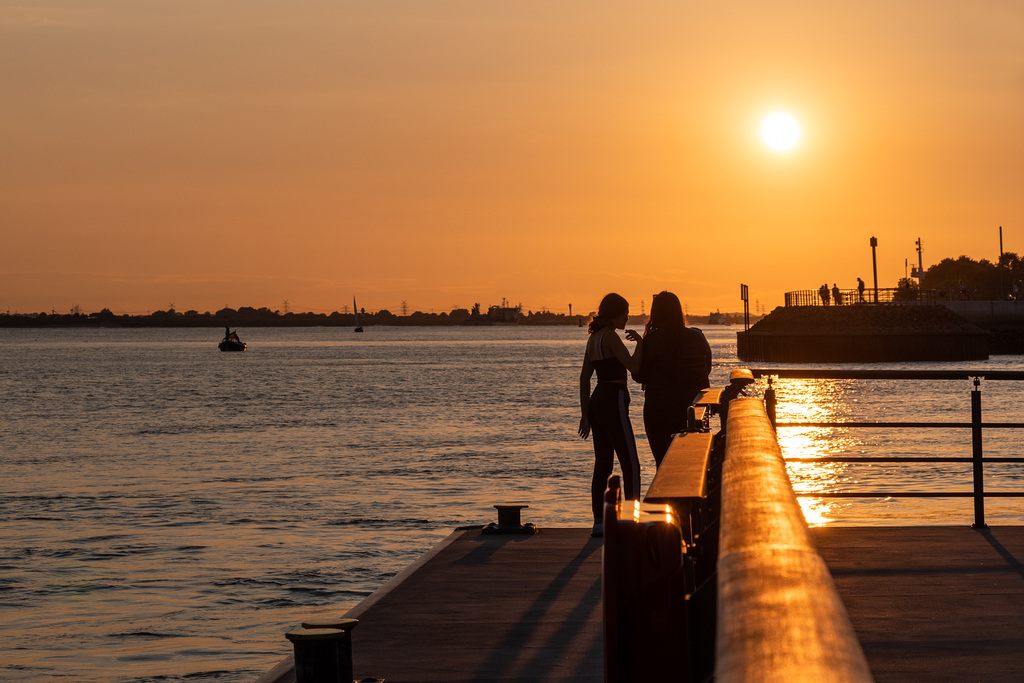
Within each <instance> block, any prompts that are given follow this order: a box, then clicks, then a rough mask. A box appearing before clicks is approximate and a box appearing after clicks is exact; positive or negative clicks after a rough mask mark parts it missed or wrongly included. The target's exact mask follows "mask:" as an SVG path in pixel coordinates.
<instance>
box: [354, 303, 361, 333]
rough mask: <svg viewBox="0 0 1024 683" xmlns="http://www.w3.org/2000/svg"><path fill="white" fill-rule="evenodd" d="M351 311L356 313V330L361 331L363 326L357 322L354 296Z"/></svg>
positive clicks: (357, 310)
mask: <svg viewBox="0 0 1024 683" xmlns="http://www.w3.org/2000/svg"><path fill="white" fill-rule="evenodd" d="M352 311H353V312H354V313H355V314H356V329H355V331H356V332H362V331H363V326H362V325H360V324H359V309H358V308H357V307H356V298H355V297H354V296H353V297H352Z"/></svg>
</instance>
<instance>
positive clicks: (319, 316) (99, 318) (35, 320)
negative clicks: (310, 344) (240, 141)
mask: <svg viewBox="0 0 1024 683" xmlns="http://www.w3.org/2000/svg"><path fill="white" fill-rule="evenodd" d="M592 317H593V314H592V313H588V314H586V315H572V316H570V315H566V314H564V313H548V312H544V311H538V312H528V313H525V314H521V315H520V316H519V321H518V322H516V323H491V324H486V323H485V324H483V325H481V324H479V323H477V324H473V323H467V322H466V321H468V320H470V312H469V311H468V310H466V309H458V310H455V311H452V312H451V313H420V312H415V313H412V314H410V315H406V316H401V315H395V314H393V313H391V312H390V311H377V312H376V313H369V312H362V311H361V312H360V313H359V325H362V326H363V327H373V326H396V327H459V326H462V325H469V326H474V327H476V326H484V327H508V326H515V325H525V326H534V327H540V326H566V327H586V325H587V323H589V322H590V320H591V318H592ZM722 317H724V319H725V323H724V324H725V325H736V324H740V325H742V324H743V314H742V313H726V314H724V315H723V316H722ZM761 317H762V316H751V317H750V322H751V324H753V323H754V322H755V321H756V320H760V318H761ZM710 318H711V316H699V315H691V316H688V317H687V323H688V324H690V325H694V326H697V327H700V326H702V325H719V324H722V323H711V322H710ZM646 322H647V316H646V315H633V316H630V317H629V322H628V325H630V326H638V325H643V324H645V323H646ZM355 326H356V317H355V315H354V314H352V313H339V312H334V313H331V314H326V313H283V314H282V313H279V312H277V311H271V310H269V309H265V308H261V309H254V308H245V307H243V308H240V309H237V310H236V309H230V308H225V309H221V310H219V311H217V312H216V313H198V312H196V311H188V312H186V313H179V312H177V311H173V310H171V311H156V312H155V313H151V314H149V315H116V314H114V313H111V312H110V311H109V310H107V309H104V310H103V311H100V312H99V313H91V314H84V313H68V314H54V313H31V314H0V328H27V327H125V328H130V327H231V328H232V329H234V328H247V327H355Z"/></svg>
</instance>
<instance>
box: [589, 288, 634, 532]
mask: <svg viewBox="0 0 1024 683" xmlns="http://www.w3.org/2000/svg"><path fill="white" fill-rule="evenodd" d="M628 319H629V303H628V302H627V301H626V300H625V299H624V298H622V297H621V296H619V295H618V294H614V293H612V294H608V295H607V296H605V298H604V299H602V300H601V305H600V306H599V307H598V309H597V315H596V316H595V317H594V319H593V320H591V321H590V327H589V330H590V338H589V339H587V351H586V353H585V354H584V355H583V369H582V370H581V371H580V413H581V416H580V428H579V435H580V436H581V437H582V438H584V439H586V438H587V436H589V435H590V434H591V432H593V434H594V478H593V480H592V481H591V484H590V498H591V504H592V506H593V512H594V528H593V531H592V534H593V535H594V536H601V535H603V532H604V526H603V524H602V520H603V515H604V503H603V499H604V490H605V487H606V486H607V484H608V477H609V476H611V473H612V468H613V467H614V464H615V463H614V460H613V458H614V456H617V457H618V460H619V468H620V469H621V470H622V487H623V493H624V495H625V496H626V498H627V499H629V500H639V498H640V460H639V458H638V457H637V453H636V439H635V438H634V436H633V426H632V424H631V423H630V421H629V390H628V389H627V388H626V371H627V370H628V371H629V372H636V371H637V370H639V369H640V361H641V359H642V357H643V339H642V338H641V337H640V335H639V334H637V333H636V332H635V331H633V330H626V338H627V339H629V340H630V341H633V342H636V349H635V350H634V351H633V353H632V355H631V354H630V353H629V350H628V349H627V348H626V345H625V344H623V343H622V339H620V338H619V335H618V334H617V333H616V332H615V330H622V329H625V327H626V321H627V320H628ZM595 372H597V387H595V389H594V393H593V394H591V393H590V378H591V377H592V376H593V375H594V373H595Z"/></svg>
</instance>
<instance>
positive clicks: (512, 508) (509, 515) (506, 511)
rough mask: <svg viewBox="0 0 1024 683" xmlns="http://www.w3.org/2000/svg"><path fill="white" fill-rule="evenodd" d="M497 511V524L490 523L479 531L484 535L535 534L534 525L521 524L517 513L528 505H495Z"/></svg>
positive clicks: (535, 527) (535, 528)
mask: <svg viewBox="0 0 1024 683" xmlns="http://www.w3.org/2000/svg"><path fill="white" fill-rule="evenodd" d="M494 507H495V509H497V511H498V523H497V524H495V523H494V522H491V523H490V524H488V525H487V526H485V527H484V528H483V529H482V530H481V531H482V532H483V533H485V534H535V533H537V526H536V525H534V524H523V523H522V522H521V521H520V520H519V511H520V510H522V509H523V508H528V507H530V506H529V505H523V504H515V505H495V506H494Z"/></svg>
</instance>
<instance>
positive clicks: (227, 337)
mask: <svg viewBox="0 0 1024 683" xmlns="http://www.w3.org/2000/svg"><path fill="white" fill-rule="evenodd" d="M217 348H218V349H220V350H221V351H245V342H243V341H242V340H241V339H239V338H238V333H237V332H232V331H231V328H228V327H225V328H224V338H223V339H222V340H221V341H220V344H218V345H217Z"/></svg>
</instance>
